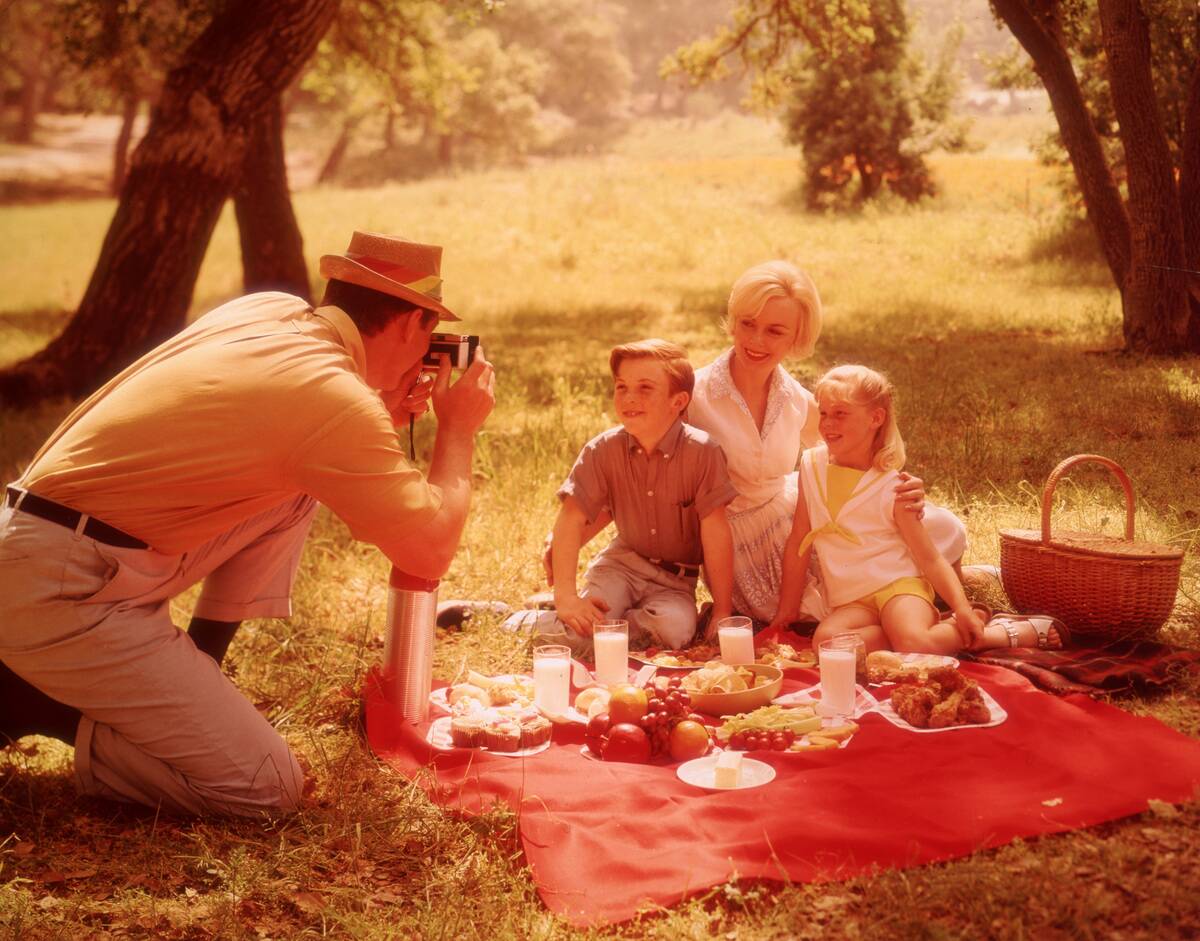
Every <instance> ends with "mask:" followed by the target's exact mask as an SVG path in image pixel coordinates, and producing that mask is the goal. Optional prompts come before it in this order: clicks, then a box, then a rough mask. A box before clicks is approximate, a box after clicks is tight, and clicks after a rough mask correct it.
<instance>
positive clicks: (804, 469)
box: [800, 444, 921, 608]
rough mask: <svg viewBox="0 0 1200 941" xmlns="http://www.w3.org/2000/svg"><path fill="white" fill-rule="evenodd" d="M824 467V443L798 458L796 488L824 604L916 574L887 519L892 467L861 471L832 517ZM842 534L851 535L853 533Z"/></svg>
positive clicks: (892, 486)
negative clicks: (808, 527) (810, 533)
mask: <svg viewBox="0 0 1200 941" xmlns="http://www.w3.org/2000/svg"><path fill="white" fill-rule="evenodd" d="M828 470H829V451H828V450H827V449H826V447H825V445H824V444H820V445H818V446H816V447H814V448H809V449H808V450H807V451H805V452H804V456H803V458H801V461H800V489H801V492H802V493H803V495H804V504H805V506H807V507H808V519H809V523H810V524H811V527H812V531H813V532H814V533H816V538H815V540H814V543H813V544H814V546H815V549H816V554H817V561H818V562H819V564H820V566H821V582H822V585H823V586H824V589H823V590H824V592H825V598H826V601H827V602H828V603H829V605H830V606H831V607H835V608H836V607H840V606H841V605H844V604H849V603H850V602H852V601H857V600H858V599H859V598H862V597H863V596H864V595H868V594H870V593H871V592H875V591H878V590H879V589H880V588H884V587H886V586H887V585H890V584H891V583H892V582H894V581H896V579H898V578H904V577H906V576H919V575H920V574H921V570H920V568H919V567H918V566H917V563H916V560H915V559H914V558H913V557H912V553H910V552H909V551H908V546H907V545H906V544H905V542H904V539H903V538H902V537H901V536H900V530H899V529H897V528H896V522H895V520H894V519H893V518H892V508H893V507H894V505H895V502H896V493H895V487H896V482H897V480H898V479H899V475H898V474H897V472H896V471H880V470H877V469H876V468H871V469H870V470H868V471H867V472H866V473H864V474H863V476H862V479H861V480H860V481H859V482H858V486H856V487H855V488H854V492H853V493H852V494H851V495H850V499H848V500H847V501H846V503H845V505H844V506H843V507H842V509H841V510H840V511H839V512H838V515H837V519H836V521H835V520H832V519H831V517H830V515H829V508H828V507H827V506H826V505H825V497H826V495H827V494H828V493H829V489H828V488H829V484H828V481H827V476H828ZM831 524H836V525H831ZM822 529H824V531H823V532H822V531H821V530H822ZM843 531H844V532H843ZM844 533H850V534H852V536H853V538H848V537H847V536H846V535H845V534H844ZM855 540H858V541H857V542H856V541H855Z"/></svg>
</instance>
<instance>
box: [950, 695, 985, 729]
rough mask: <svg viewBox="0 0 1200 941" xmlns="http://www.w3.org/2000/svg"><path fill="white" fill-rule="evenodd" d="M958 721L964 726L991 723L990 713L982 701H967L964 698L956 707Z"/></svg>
mask: <svg viewBox="0 0 1200 941" xmlns="http://www.w3.org/2000/svg"><path fill="white" fill-rule="evenodd" d="M958 721H959V722H960V723H962V724H964V725H987V724H988V723H989V722H991V721H992V713H991V710H989V709H988V707H987V704H986V703H984V702H983V700H975V701H968V700H966V699H965V698H964V700H963V702H962V703H960V704H959V707H958Z"/></svg>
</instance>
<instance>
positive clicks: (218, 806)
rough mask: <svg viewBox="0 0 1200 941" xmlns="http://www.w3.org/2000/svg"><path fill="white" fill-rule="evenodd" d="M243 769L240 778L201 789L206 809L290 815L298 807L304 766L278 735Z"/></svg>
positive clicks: (239, 814)
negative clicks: (254, 760)
mask: <svg viewBox="0 0 1200 941" xmlns="http://www.w3.org/2000/svg"><path fill="white" fill-rule="evenodd" d="M243 768H244V776H243V779H242V780H233V781H229V782H227V783H222V784H215V785H209V786H207V787H205V788H204V789H203V791H204V793H203V798H204V802H205V804H206V807H207V809H208V810H209V811H210V812H212V813H219V814H228V815H231V816H237V817H255V816H260V815H262V814H267V815H270V816H273V815H278V814H290V813H294V812H295V811H297V810H299V809H300V803H301V799H302V798H303V797H304V786H305V777H306V775H305V769H304V768H303V767H301V764H300V762H299V761H298V760H297V758H296V756H295V755H294V754H293V753H292V750H291V749H290V748H289V747H288V745H287V743H286V742H284V741H283V739H282V738H281V739H279V742H278V744H277V745H275V746H273V747H271V748H270V749H268V750H267V751H266V752H265V753H264V754H262V755H261V757H260V758H259V759H258V761H256V762H254V763H252V764H246V765H244V766H243Z"/></svg>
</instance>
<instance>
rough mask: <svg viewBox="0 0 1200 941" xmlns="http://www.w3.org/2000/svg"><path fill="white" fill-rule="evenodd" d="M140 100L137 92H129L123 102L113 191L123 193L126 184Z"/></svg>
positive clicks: (114, 159)
mask: <svg viewBox="0 0 1200 941" xmlns="http://www.w3.org/2000/svg"><path fill="white" fill-rule="evenodd" d="M140 103H141V102H140V101H139V100H138V96H137V93H136V92H127V93H126V94H125V98H124V101H123V102H122V104H121V130H120V131H119V132H118V133H117V142H116V144H114V145H113V173H112V193H113V195H114V196H120V195H121V187H122V186H124V185H125V169H126V167H127V165H128V162H129V142H130V141H131V140H132V139H133V124H134V122H135V121H136V120H137V113H138V105H139V104H140Z"/></svg>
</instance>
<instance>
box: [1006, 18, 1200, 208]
mask: <svg viewBox="0 0 1200 941" xmlns="http://www.w3.org/2000/svg"><path fill="white" fill-rule="evenodd" d="M1142 8H1143V10H1144V12H1145V14H1146V19H1147V22H1148V23H1149V26H1150V47H1151V57H1152V58H1151V73H1152V76H1153V80H1154V89H1155V92H1156V93H1157V96H1158V97H1157V101H1156V105H1157V107H1158V109H1159V115H1160V117H1161V118H1162V123H1163V130H1164V131H1165V133H1166V138H1167V146H1168V148H1169V149H1170V152H1171V159H1172V161H1173V163H1174V166H1175V170H1176V172H1178V171H1179V168H1180V166H1181V158H1182V152H1183V132H1184V113H1185V110H1186V108H1187V100H1188V83H1189V82H1190V80H1191V77H1192V73H1193V72H1194V71H1195V69H1196V62H1197V60H1198V59H1200V6H1198V5H1197V4H1196V2H1195V0H1143V2H1142ZM1059 9H1060V13H1061V16H1062V36H1063V41H1064V44H1065V46H1066V48H1067V50H1068V52H1069V53H1070V55H1071V59H1072V62H1073V63H1074V66H1075V74H1076V76H1077V77H1078V80H1079V87H1080V90H1081V91H1082V92H1083V97H1084V101H1085V102H1086V104H1087V109H1088V114H1089V116H1090V118H1091V122H1092V126H1093V127H1094V128H1095V129H1096V133H1097V134H1099V136H1100V143H1101V146H1102V147H1103V149H1104V154H1105V158H1106V161H1107V163H1108V166H1109V168H1110V170H1111V172H1112V174H1113V178H1114V179H1115V180H1116V182H1117V184H1118V185H1119V186H1120V187H1121V188H1122V189H1124V187H1125V183H1126V168H1125V151H1124V148H1123V147H1122V146H1121V141H1120V138H1119V136H1118V127H1117V119H1116V115H1115V113H1114V112H1113V105H1112V94H1111V92H1110V90H1109V84H1108V73H1107V66H1106V63H1105V54H1104V43H1103V39H1102V36H1101V33H1100V15H1099V12H1098V10H1097V6H1096V0H1071V2H1069V3H1063V4H1061V6H1060V7H1059ZM988 66H989V81H990V83H991V84H992V85H993V87H996V88H1040V87H1041V82H1040V80H1039V79H1038V77H1037V75H1036V74H1035V73H1034V71H1033V65H1032V63H1031V62H1030V60H1029V57H1028V55H1026V53H1025V51H1024V50H1023V49H1021V48H1020V47H1019V46H1018V45H1017V44H1016V43H1015V42H1013V43H1011V44H1010V47H1009V49H1008V50H1007V51H1006V52H1005V53H1003V54H1002V55H999V56H995V57H993V58H991V59H989V60H988ZM1035 149H1036V151H1037V154H1038V157H1039V158H1040V159H1041V161H1042V163H1044V164H1045V165H1046V166H1049V167H1054V168H1056V169H1057V170H1058V177H1059V185H1060V187H1061V189H1062V192H1063V196H1064V200H1063V206H1064V210H1065V212H1066V214H1067V216H1068V219H1069V220H1074V219H1083V218H1084V205H1083V197H1082V195H1081V194H1080V191H1079V184H1078V182H1077V180H1076V178H1075V173H1074V171H1073V169H1072V167H1071V161H1070V159H1069V158H1068V156H1067V151H1066V148H1065V147H1064V146H1063V143H1062V135H1061V134H1060V133H1059V131H1058V129H1057V128H1055V129H1054V130H1053V131H1050V132H1049V133H1047V134H1045V135H1043V136H1042V137H1041V138H1039V139H1038V140H1037V141H1036V142H1035Z"/></svg>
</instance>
